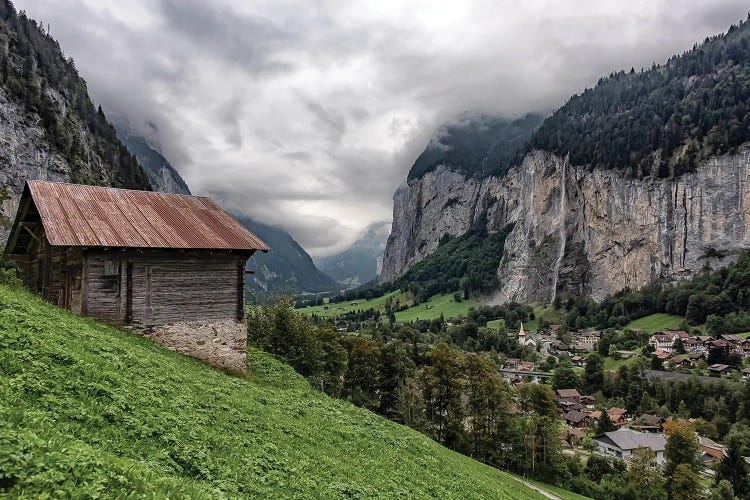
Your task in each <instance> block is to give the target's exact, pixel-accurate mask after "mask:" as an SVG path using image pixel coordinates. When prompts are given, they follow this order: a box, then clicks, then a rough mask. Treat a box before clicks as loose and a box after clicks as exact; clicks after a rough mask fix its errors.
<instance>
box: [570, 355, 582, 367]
mask: <svg viewBox="0 0 750 500" xmlns="http://www.w3.org/2000/svg"><path fill="white" fill-rule="evenodd" d="M570 361H571V362H572V363H573V364H574V365H575V366H583V365H585V364H586V358H584V357H583V356H579V355H578V354H576V355H575V356H573V357H572V358H570Z"/></svg>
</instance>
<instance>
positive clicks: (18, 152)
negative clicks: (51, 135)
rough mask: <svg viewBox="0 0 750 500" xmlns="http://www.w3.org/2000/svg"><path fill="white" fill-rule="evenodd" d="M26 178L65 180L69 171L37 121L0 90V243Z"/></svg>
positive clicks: (67, 178)
mask: <svg viewBox="0 0 750 500" xmlns="http://www.w3.org/2000/svg"><path fill="white" fill-rule="evenodd" d="M26 179H42V180H49V181H66V180H69V179H70V168H69V166H68V162H67V161H66V160H65V158H63V156H62V155H61V154H60V153H59V152H58V150H57V149H56V148H55V147H54V146H52V145H51V144H50V143H49V141H48V139H47V137H46V136H45V133H44V130H43V129H42V127H41V126H40V125H39V124H38V123H37V120H35V119H34V117H32V116H30V115H28V114H27V113H26V112H25V111H24V110H23V109H22V108H21V106H20V105H18V104H16V103H15V102H13V101H11V100H10V99H9V98H8V95H7V93H6V92H5V91H4V90H3V89H2V88H0V243H2V242H5V239H6V238H7V237H8V230H9V229H10V224H11V223H12V222H13V220H12V218H13V216H14V214H15V213H16V208H17V206H18V200H19V198H20V196H21V191H22V190H23V186H24V183H25V182H26Z"/></svg>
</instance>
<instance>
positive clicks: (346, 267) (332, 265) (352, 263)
mask: <svg viewBox="0 0 750 500" xmlns="http://www.w3.org/2000/svg"><path fill="white" fill-rule="evenodd" d="M390 230H391V223H390V222H378V223H375V224H372V225H371V226H370V227H368V228H367V230H366V232H365V234H364V235H363V236H362V237H361V238H360V239H358V240H357V241H355V242H354V244H352V246H351V247H349V248H347V249H346V250H344V251H342V252H339V253H337V254H335V255H330V256H328V257H321V258H317V259H315V264H316V265H317V266H318V269H320V270H321V271H323V272H324V273H326V274H327V275H328V276H330V277H331V278H333V279H334V280H336V281H337V282H339V283H341V284H342V285H344V286H348V287H356V286H359V285H363V284H365V283H367V282H369V281H372V280H374V279H375V278H376V277H377V276H378V273H379V272H380V267H381V266H382V264H383V252H384V251H385V244H386V241H387V240H388V234H389V233H390Z"/></svg>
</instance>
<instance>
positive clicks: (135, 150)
mask: <svg viewBox="0 0 750 500" xmlns="http://www.w3.org/2000/svg"><path fill="white" fill-rule="evenodd" d="M117 137H118V138H119V139H120V140H121V141H122V142H123V144H125V146H127V148H128V149H129V150H130V152H131V153H132V154H133V155H134V156H135V157H136V159H137V160H138V163H140V164H141V167H143V170H145V171H146V175H148V180H149V182H150V183H151V188H152V189H153V190H154V191H161V192H164V193H177V194H190V188H189V187H188V185H187V183H186V182H185V181H184V180H183V179H182V177H181V176H180V173H179V172H177V170H176V169H175V168H174V167H173V166H172V165H170V164H169V162H168V161H167V159H166V158H164V156H162V154H161V153H159V152H158V151H156V149H154V148H153V147H152V146H151V145H150V144H149V143H148V142H146V140H145V139H143V138H141V137H138V136H137V135H132V134H130V133H128V132H126V131H125V128H124V127H122V126H120V125H118V126H117Z"/></svg>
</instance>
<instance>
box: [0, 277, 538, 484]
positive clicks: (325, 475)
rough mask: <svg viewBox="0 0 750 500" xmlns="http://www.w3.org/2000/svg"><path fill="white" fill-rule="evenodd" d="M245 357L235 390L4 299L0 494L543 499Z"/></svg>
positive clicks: (178, 363) (223, 380)
mask: <svg viewBox="0 0 750 500" xmlns="http://www.w3.org/2000/svg"><path fill="white" fill-rule="evenodd" d="M248 359H249V375H248V377H247V379H242V378H237V377H233V376H230V375H227V374H225V373H223V372H221V371H217V370H214V369H212V368H209V367H207V366H205V365H203V364H201V363H200V362H198V361H196V360H194V359H191V358H188V357H185V356H182V355H180V354H177V353H173V352H171V351H168V350H166V349H163V348H161V347H159V346H157V345H156V344H153V343H152V342H150V341H149V340H146V339H144V338H141V337H138V336H135V335H132V334H129V333H126V332H124V331H121V330H118V329H114V328H110V327H107V326H104V325H102V324H99V323H96V322H95V321H93V320H90V319H84V318H79V317H77V316H74V315H73V314H70V313H68V312H66V311H62V310H60V309H57V308H55V307H53V306H51V305H49V304H46V303H44V302H42V301H41V300H39V299H37V298H35V297H33V296H31V295H30V294H28V293H27V292H23V291H11V290H9V289H8V288H5V287H2V286H0V497H2V496H8V497H34V498H36V497H39V496H47V497H52V498H58V497H71V496H75V497H77V498H86V497H97V496H99V497H111V496H117V497H149V498H153V497H156V498H164V497H191V498H206V497H211V498H221V497H263V498H268V497H273V498H278V497H317V498H331V497H348V498H364V497H386V496H387V497H406V498H419V497H439V498H514V499H527V498H529V499H531V498H543V497H542V496H541V494H540V493H539V492H538V491H534V490H532V489H530V488H529V487H527V486H526V485H523V484H521V483H519V482H518V481H516V480H515V479H514V478H512V477H511V476H510V475H508V474H506V473H503V472H501V471H498V470H495V469H492V468H490V467H487V466H485V465H483V464H480V463H478V462H476V461H474V460H471V459H469V458H467V457H464V456H462V455H459V454H457V453H454V452H451V451H449V450H447V449H446V448H444V447H441V446H440V445H438V444H437V443H435V442H434V441H432V440H430V439H428V438H427V437H425V436H423V435H422V434H419V433H417V432H415V431H412V430H411V429H408V428H406V427H404V426H400V425H398V424H395V423H392V422H389V421H388V420H385V419H383V418H380V417H378V416H376V415H374V414H373V413H370V412H368V411H365V410H362V409H359V408H356V407H354V406H352V405H350V404H348V403H346V402H344V401H338V400H335V399H331V398H329V397H327V396H325V395H323V394H320V393H317V392H315V391H313V390H312V389H311V388H310V387H309V386H308V385H307V383H306V382H305V381H304V380H303V379H301V378H300V377H299V376H298V375H296V374H295V373H294V372H293V371H292V370H291V369H290V368H288V367H287V366H286V365H283V364H282V363H279V362H278V361H275V360H274V359H273V358H271V357H270V356H268V355H266V354H264V353H261V352H257V351H252V350H251V351H250V352H248Z"/></svg>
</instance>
